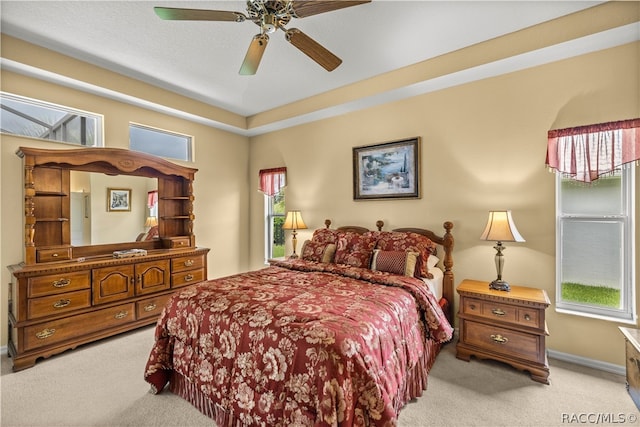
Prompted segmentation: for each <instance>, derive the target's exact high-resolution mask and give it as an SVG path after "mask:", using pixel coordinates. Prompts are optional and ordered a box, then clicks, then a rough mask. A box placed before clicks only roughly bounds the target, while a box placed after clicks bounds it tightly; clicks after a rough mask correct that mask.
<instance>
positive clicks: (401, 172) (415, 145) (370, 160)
mask: <svg viewBox="0 0 640 427" xmlns="http://www.w3.org/2000/svg"><path fill="white" fill-rule="evenodd" d="M420 145H421V138H420V137H414V138H409V139H403V140H399V141H391V142H384V143H380V144H374V145H365V146H361V147H354V148H353V198H354V200H372V199H373V200H377V199H419V198H420Z"/></svg>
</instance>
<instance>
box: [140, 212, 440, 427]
mask: <svg viewBox="0 0 640 427" xmlns="http://www.w3.org/2000/svg"><path fill="white" fill-rule="evenodd" d="M383 225H384V224H383V223H382V221H378V222H377V224H376V229H374V230H371V231H370V230H368V229H367V228H365V227H359V226H347V227H339V228H336V229H332V228H331V227H330V226H331V222H330V221H329V220H327V221H326V227H325V228H320V229H317V230H315V231H314V233H313V237H312V238H311V239H310V240H308V241H305V242H304V244H303V247H302V250H301V252H300V254H301V256H300V258H294V259H280V260H270V265H269V266H268V267H265V268H263V269H259V270H256V271H250V272H246V273H241V274H236V275H232V276H229V277H224V278H219V279H212V280H208V281H205V282H201V283H199V284H195V285H192V286H190V287H188V288H185V289H183V290H180V291H178V292H176V293H175V294H174V295H173V296H172V298H171V299H170V300H169V301H168V303H167V305H166V306H165V308H164V310H163V312H162V314H161V316H160V318H159V319H158V323H157V325H156V330H155V343H154V345H153V348H152V349H151V353H150V355H149V359H148V361H147V365H146V368H145V374H144V377H145V380H146V381H147V382H148V383H149V384H150V385H151V391H152V392H153V393H160V392H161V391H162V390H164V389H165V388H167V389H168V390H169V391H171V392H173V393H174V394H177V395H179V396H181V397H182V398H184V399H186V400H187V401H189V402H190V403H191V404H193V405H194V406H195V407H196V408H197V409H199V410H200V411H201V412H202V413H204V414H205V415H207V416H209V417H211V418H212V419H213V420H215V422H216V424H217V425H218V426H219V427H222V426H244V425H256V426H291V425H299V426H324V425H326V426H329V425H333V426H391V425H395V424H396V421H397V417H398V413H399V411H400V410H401V408H402V407H403V406H404V405H405V404H406V403H407V402H408V401H409V400H411V399H414V398H416V397H419V396H421V395H422V392H423V390H425V389H426V386H427V377H428V373H429V370H430V368H431V366H432V365H433V363H434V362H435V359H436V356H437V354H438V352H439V350H440V348H441V346H442V345H443V344H445V343H447V342H448V341H449V340H450V339H451V337H452V334H453V327H452V326H451V316H452V301H453V299H452V298H453V272H452V267H453V257H452V250H453V236H452V234H451V229H452V228H453V224H452V223H450V222H445V223H444V228H445V232H444V234H443V235H442V236H439V235H437V234H436V233H434V232H432V231H429V230H425V229H421V228H403V229H395V230H392V231H383V230H382V228H383Z"/></svg>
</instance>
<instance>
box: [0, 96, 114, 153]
mask: <svg viewBox="0 0 640 427" xmlns="http://www.w3.org/2000/svg"><path fill="white" fill-rule="evenodd" d="M0 98H3V99H7V100H10V101H14V102H21V103H23V104H27V105H32V106H34V107H39V108H45V109H49V110H55V111H56V112H65V113H67V117H65V118H64V119H63V120H61V121H59V122H58V123H55V124H54V125H55V126H56V129H57V130H56V132H57V131H61V132H62V133H63V134H64V133H65V123H66V122H68V121H69V119H70V118H71V117H69V116H78V117H81V118H86V119H91V120H94V121H95V135H94V141H93V144H91V145H89V144H82V143H78V142H72V141H65V140H63V139H56V138H43V137H40V136H33V135H25V134H20V133H13V132H5V131H2V132H0V133H4V134H6V135H15V136H21V137H25V138H34V139H39V140H42V141H49V142H55V143H58V144H70V145H73V146H74V147H104V116H103V115H101V114H96V113H92V112H89V111H83V110H78V109H76V108H71V107H67V106H64V105H59V104H54V103H52V102H47V101H41V100H39V99H34V98H28V97H26V96H22V95H16V94H12V93H8V92H2V91H0ZM5 107H7V106H3V109H4V108H5ZM7 111H11V110H7ZM12 113H13V114H17V115H19V116H22V117H23V118H25V119H27V120H29V119H28V118H27V117H26V116H24V115H22V114H20V112H19V111H12ZM35 120H37V119H35ZM42 125H43V126H45V127H46V124H44V123H42Z"/></svg>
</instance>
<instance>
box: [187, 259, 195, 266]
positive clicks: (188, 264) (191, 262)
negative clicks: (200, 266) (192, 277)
mask: <svg viewBox="0 0 640 427" xmlns="http://www.w3.org/2000/svg"><path fill="white" fill-rule="evenodd" d="M194 263H195V261H194V260H192V259H188V260H186V261H185V262H184V266H185V267H191V266H192V265H193V264H194Z"/></svg>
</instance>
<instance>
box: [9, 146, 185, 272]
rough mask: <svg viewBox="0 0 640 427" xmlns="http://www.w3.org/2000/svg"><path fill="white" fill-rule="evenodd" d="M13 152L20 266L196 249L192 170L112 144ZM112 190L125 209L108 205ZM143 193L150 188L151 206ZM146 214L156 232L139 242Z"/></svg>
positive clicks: (26, 148) (145, 193) (145, 230)
mask: <svg viewBox="0 0 640 427" xmlns="http://www.w3.org/2000/svg"><path fill="white" fill-rule="evenodd" d="M16 154H17V155H18V156H19V157H22V158H23V159H24V160H23V163H24V188H25V192H24V194H25V199H24V201H25V205H24V212H25V221H24V226H25V263H26V264H34V263H40V262H53V261H64V260H71V259H77V258H85V257H90V256H100V255H102V256H104V255H110V254H112V253H113V252H114V251H116V250H117V251H120V250H128V249H133V248H140V249H145V250H155V249H171V248H175V247H180V248H185V247H195V236H194V235H193V220H194V218H195V217H194V215H193V201H194V196H193V180H194V178H195V173H196V172H197V169H193V168H189V167H185V166H180V165H178V164H175V163H172V162H169V161H167V160H165V159H162V158H159V157H156V156H152V155H149V154H144V153H139V152H136V151H130V150H124V149H117V148H82V149H62V150H48V149H37V148H30V147H21V148H20V149H19V150H18V151H17V152H16ZM114 190H115V192H116V193H118V192H125V193H126V194H127V203H126V208H125V209H123V208H120V207H117V208H115V209H113V206H111V207H108V206H107V205H108V198H109V196H110V195H111V194H112V193H113V192H114ZM150 191H157V197H156V199H157V205H156V206H153V207H152V208H150V207H149V203H148V195H149V192H150ZM114 194H115V193H114ZM149 216H155V218H156V221H157V231H158V235H157V238H156V239H149V240H144V239H143V240H138V239H140V237H141V235H143V234H144V233H145V232H148V231H149V228H150V227H149V226H148V225H145V221H146V219H147V217H149Z"/></svg>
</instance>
